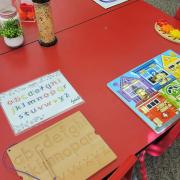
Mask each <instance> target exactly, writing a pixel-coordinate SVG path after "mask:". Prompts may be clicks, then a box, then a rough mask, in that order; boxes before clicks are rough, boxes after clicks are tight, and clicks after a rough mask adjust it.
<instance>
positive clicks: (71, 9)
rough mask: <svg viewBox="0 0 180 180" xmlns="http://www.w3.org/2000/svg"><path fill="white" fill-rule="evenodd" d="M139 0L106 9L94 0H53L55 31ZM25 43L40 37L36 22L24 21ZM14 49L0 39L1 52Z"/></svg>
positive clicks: (131, 0) (130, 0)
mask: <svg viewBox="0 0 180 180" xmlns="http://www.w3.org/2000/svg"><path fill="white" fill-rule="evenodd" d="M135 1H137V0H129V1H128V2H124V3H122V4H119V5H117V6H114V7H112V8H109V9H104V8H102V7H101V6H99V5H98V4H96V3H95V2H94V1H93V0H85V1H82V0H73V1H72V0H51V7H52V12H53V18H54V25H55V32H60V31H64V30H65V29H68V28H72V27H74V26H77V25H79V24H81V23H83V22H86V21H88V20H90V19H93V18H96V17H98V16H101V15H103V14H106V13H108V12H110V11H113V10H115V9H117V8H120V7H123V6H126V5H128V4H130V3H133V2H135ZM22 25H23V29H24V34H25V44H29V43H31V42H33V41H36V40H37V39H38V30H37V27H36V23H28V22H26V23H22ZM11 50H12V49H10V48H8V47H7V46H6V45H5V44H4V42H3V39H2V38H1V39H0V54H4V53H7V52H9V51H11Z"/></svg>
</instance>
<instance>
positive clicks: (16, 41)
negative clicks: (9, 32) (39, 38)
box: [4, 35, 24, 48]
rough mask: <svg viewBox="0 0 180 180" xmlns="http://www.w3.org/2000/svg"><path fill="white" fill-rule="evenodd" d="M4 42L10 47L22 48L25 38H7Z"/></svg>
mask: <svg viewBox="0 0 180 180" xmlns="http://www.w3.org/2000/svg"><path fill="white" fill-rule="evenodd" d="M4 42H5V43H6V45H7V46H9V47H12V48H17V47H19V46H21V45H22V44H23V42H24V37H23V35H21V36H18V37H16V38H7V37H4Z"/></svg>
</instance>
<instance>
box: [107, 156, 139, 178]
mask: <svg viewBox="0 0 180 180" xmlns="http://www.w3.org/2000/svg"><path fill="white" fill-rule="evenodd" d="M136 161H137V157H136V156H135V155H131V156H129V157H128V158H127V159H126V160H125V161H124V162H123V164H122V165H121V166H119V167H118V168H117V169H116V171H115V172H114V173H113V174H112V176H111V177H109V179H108V180H118V179H122V178H123V177H124V176H125V174H126V173H127V172H128V171H129V169H130V168H131V167H133V166H134V164H135V163H136Z"/></svg>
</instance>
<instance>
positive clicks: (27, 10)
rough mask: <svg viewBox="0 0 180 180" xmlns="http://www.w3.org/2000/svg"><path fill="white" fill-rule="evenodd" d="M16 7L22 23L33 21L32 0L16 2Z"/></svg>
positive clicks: (18, 0) (17, 0)
mask: <svg viewBox="0 0 180 180" xmlns="http://www.w3.org/2000/svg"><path fill="white" fill-rule="evenodd" d="M16 7H17V10H18V13H19V18H20V19H21V21H23V22H34V21H35V13H34V5H33V2H32V0H16Z"/></svg>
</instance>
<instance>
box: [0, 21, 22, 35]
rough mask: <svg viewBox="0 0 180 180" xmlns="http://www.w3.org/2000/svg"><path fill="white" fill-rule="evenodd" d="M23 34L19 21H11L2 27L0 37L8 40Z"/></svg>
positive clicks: (0, 27)
mask: <svg viewBox="0 0 180 180" xmlns="http://www.w3.org/2000/svg"><path fill="white" fill-rule="evenodd" d="M22 34H23V31H22V28H21V26H20V24H19V20H17V19H10V20H8V21H5V22H4V23H3V24H2V25H1V26H0V36H2V37H7V38H16V37H18V36H20V35H22Z"/></svg>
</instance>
